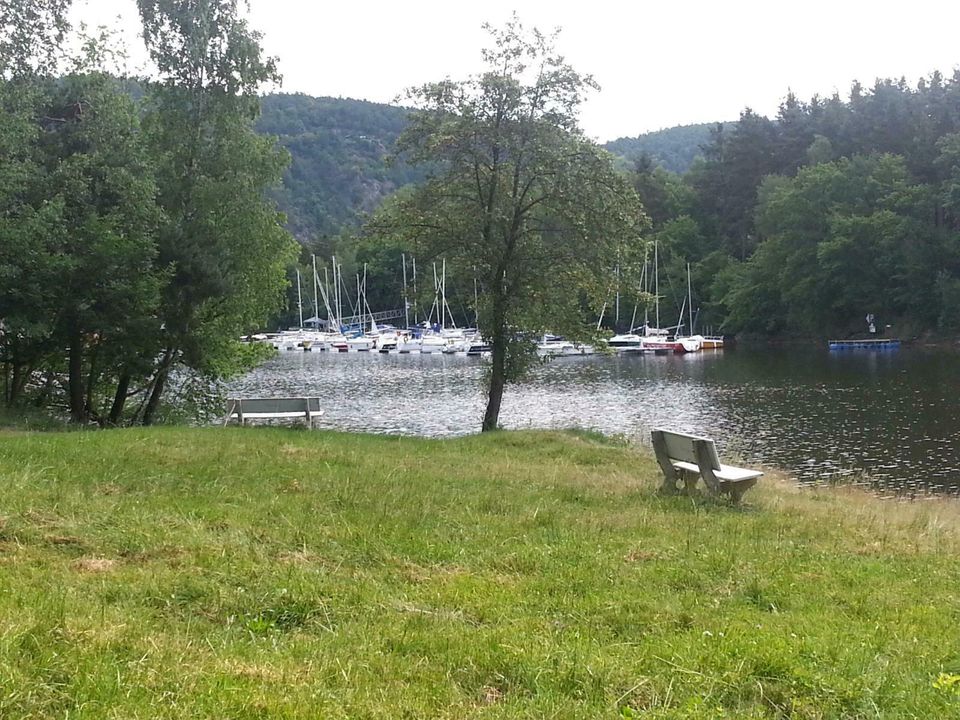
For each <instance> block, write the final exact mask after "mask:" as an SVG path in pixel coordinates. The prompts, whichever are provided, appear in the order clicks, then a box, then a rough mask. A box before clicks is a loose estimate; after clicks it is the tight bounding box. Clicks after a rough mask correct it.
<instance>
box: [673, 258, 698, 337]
mask: <svg viewBox="0 0 960 720" xmlns="http://www.w3.org/2000/svg"><path fill="white" fill-rule="evenodd" d="M685 304H686V306H687V313H688V316H689V319H690V332H691V334H690V335H684V336H677V338H676V341H677V342H679V343H680V344H681V345H683V349H684V351H685V352H699V351H700V350H701V349H702V348H703V335H693V334H692V333H693V292H692V290H691V286H690V263H687V299H686V301H685ZM682 320H683V308H681V309H680V321H681V322H682ZM678 327H681V326H680V325H679V324H678Z"/></svg>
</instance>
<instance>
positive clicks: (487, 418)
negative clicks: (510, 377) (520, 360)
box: [481, 331, 507, 432]
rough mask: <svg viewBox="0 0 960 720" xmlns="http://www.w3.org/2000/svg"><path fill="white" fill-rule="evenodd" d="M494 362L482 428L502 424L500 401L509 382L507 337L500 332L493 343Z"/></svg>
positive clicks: (493, 428)
mask: <svg viewBox="0 0 960 720" xmlns="http://www.w3.org/2000/svg"><path fill="white" fill-rule="evenodd" d="M491 345H492V347H491V350H492V354H493V358H492V360H493V362H492V366H491V368H490V388H489V392H488V394H487V410H486V412H485V413H484V414H483V426H482V427H481V430H482V431H483V432H488V431H490V430H496V429H497V428H498V427H499V426H500V425H499V423H500V402H501V401H502V400H503V388H504V386H505V385H506V383H507V338H506V334H505V333H504V332H502V331H500V332H498V333H497V334H496V335H495V336H494V338H493V342H492V343H491Z"/></svg>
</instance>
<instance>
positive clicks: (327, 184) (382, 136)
mask: <svg viewBox="0 0 960 720" xmlns="http://www.w3.org/2000/svg"><path fill="white" fill-rule="evenodd" d="M405 122H406V110H404V109H403V108H399V107H394V106H391V105H383V104H379V103H373V102H367V101H365V100H351V99H348V98H325V97H321V98H316V97H310V96H308V95H299V94H298V95H288V94H275V95H268V96H266V97H264V98H263V103H262V115H261V117H260V119H259V121H258V123H257V129H258V130H259V131H260V132H263V133H266V134H270V135H276V136H277V137H278V138H279V140H280V144H281V145H283V146H284V147H285V148H287V150H289V151H290V155H291V163H290V167H289V168H288V169H287V172H286V174H285V176H284V179H283V187H282V188H278V189H276V190H275V191H274V197H275V199H276V200H277V202H278V204H279V205H280V209H281V210H283V211H284V212H285V213H286V214H287V223H288V228H289V229H290V231H291V232H292V233H293V234H294V236H296V238H297V239H298V240H300V242H302V243H304V242H309V241H311V240H312V239H314V238H316V237H318V236H324V235H334V234H336V233H338V232H339V231H340V230H341V229H343V228H344V227H350V226H353V225H356V224H357V222H358V219H359V217H360V215H361V214H362V213H365V212H370V211H372V210H373V209H375V208H376V207H377V205H378V204H379V203H380V202H381V201H382V200H383V198H384V197H386V196H387V195H389V194H390V193H392V192H393V191H394V190H396V189H397V188H398V187H400V186H402V185H405V184H406V183H409V182H412V181H414V180H416V179H418V178H420V177H422V173H421V172H420V171H414V170H411V169H410V168H409V167H408V166H405V165H403V164H398V165H396V166H393V167H388V166H387V165H386V163H385V158H386V156H387V154H388V153H389V151H390V150H391V148H392V147H393V143H394V141H395V140H396V139H397V136H398V135H399V134H400V132H401V130H403V127H404V125H405Z"/></svg>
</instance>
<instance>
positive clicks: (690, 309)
mask: <svg viewBox="0 0 960 720" xmlns="http://www.w3.org/2000/svg"><path fill="white" fill-rule="evenodd" d="M687 312H688V313H689V314H690V332H689V333H688V334H689V335H693V291H692V290H691V289H690V263H687Z"/></svg>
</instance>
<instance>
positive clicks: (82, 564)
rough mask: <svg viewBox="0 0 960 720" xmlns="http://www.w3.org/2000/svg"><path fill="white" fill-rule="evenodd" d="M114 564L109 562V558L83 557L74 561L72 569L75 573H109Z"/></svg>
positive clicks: (112, 561) (111, 561)
mask: <svg viewBox="0 0 960 720" xmlns="http://www.w3.org/2000/svg"><path fill="white" fill-rule="evenodd" d="M116 564H117V563H116V562H115V561H114V560H110V559H109V558H102V557H85V558H80V559H78V560H74V561H73V563H72V567H73V569H74V570H76V571H77V572H84V573H102V572H109V571H110V570H113V568H114V567H116Z"/></svg>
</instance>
